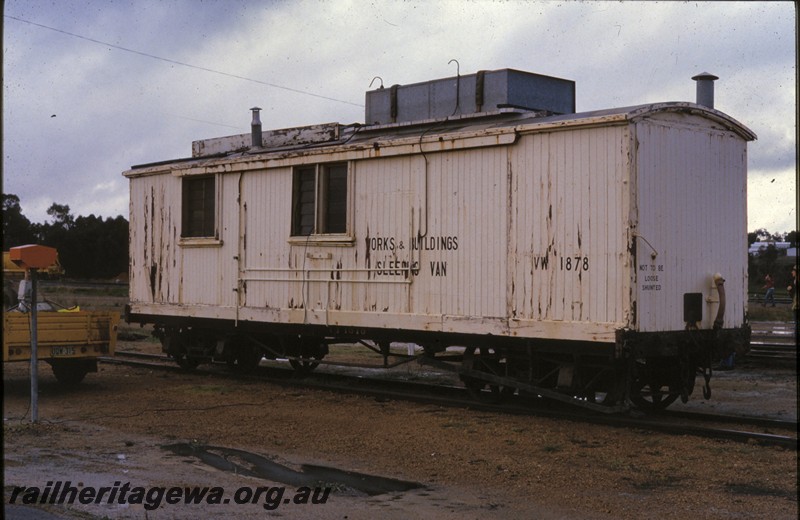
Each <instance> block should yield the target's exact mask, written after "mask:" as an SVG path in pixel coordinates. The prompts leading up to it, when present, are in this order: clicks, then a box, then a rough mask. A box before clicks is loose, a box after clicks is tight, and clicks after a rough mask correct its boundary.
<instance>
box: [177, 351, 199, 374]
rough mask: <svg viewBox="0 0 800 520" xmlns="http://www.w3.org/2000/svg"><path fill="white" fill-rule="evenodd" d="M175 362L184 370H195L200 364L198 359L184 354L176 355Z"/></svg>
mask: <svg viewBox="0 0 800 520" xmlns="http://www.w3.org/2000/svg"><path fill="white" fill-rule="evenodd" d="M174 358H175V362H176V363H177V364H178V366H179V367H181V368H182V369H184V370H194V369H195V368H197V365H199V364H200V362H199V361H197V360H196V359H194V358H192V357H189V354H187V353H185V352H182V353H180V354H176V355H174Z"/></svg>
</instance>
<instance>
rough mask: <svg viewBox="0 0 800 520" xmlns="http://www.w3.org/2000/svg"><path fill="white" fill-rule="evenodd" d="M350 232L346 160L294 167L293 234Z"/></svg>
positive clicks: (308, 234)
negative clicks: (348, 228)
mask: <svg viewBox="0 0 800 520" xmlns="http://www.w3.org/2000/svg"><path fill="white" fill-rule="evenodd" d="M344 233H347V163H334V164H317V165H309V166H301V167H298V168H295V170H294V177H293V182H292V236H295V237H297V236H312V235H324V234H344Z"/></svg>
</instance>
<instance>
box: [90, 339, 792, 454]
mask: <svg viewBox="0 0 800 520" xmlns="http://www.w3.org/2000/svg"><path fill="white" fill-rule="evenodd" d="M101 361H102V362H104V363H113V364H119V365H126V366H133V367H139V368H148V369H155V370H167V371H172V372H180V373H187V372H186V371H185V370H183V369H181V368H180V367H178V366H177V365H175V363H174V362H173V361H172V360H171V359H169V358H167V357H166V356H163V355H158V354H144V353H136V352H118V353H117V355H116V356H115V357H113V358H101ZM202 373H204V374H213V375H214V376H216V377H221V378H228V379H234V380H243V379H245V380H254V381H260V382H269V383H270V384H277V385H281V386H290V387H297V388H307V389H314V390H325V391H332V392H342V393H354V394H359V395H368V396H371V397H373V398H375V399H378V400H385V401H391V400H401V401H411V402H417V403H424V404H433V405H439V406H446V407H462V408H469V409H472V410H479V411H485V412H500V413H508V414H514V415H529V416H536V417H549V418H553V419H562V420H571V421H575V422H590V423H594V424H601V425H607V426H612V427H622V428H638V429H643V430H648V431H657V432H661V433H667V434H671V435H694V436H701V437H708V438H716V439H726V440H732V441H737V442H751V443H752V442H755V443H758V444H761V445H770V446H781V447H784V448H787V449H794V450H796V449H797V423H796V422H789V421H778V420H774V419H764V418H757V417H736V416H725V415H714V414H697V413H690V412H669V411H663V412H660V413H654V414H644V413H641V412H639V411H631V412H630V413H628V414H623V415H612V416H608V415H604V414H593V413H591V412H587V411H585V410H582V411H580V412H578V411H576V410H575V409H574V408H572V407H568V406H563V405H558V404H556V403H553V402H552V401H547V400H543V399H537V398H536V397H521V396H518V395H515V396H512V397H511V398H509V399H508V400H507V402H504V403H502V404H494V403H488V402H487V403H484V402H480V401H476V400H475V399H473V398H471V397H470V396H469V393H468V392H467V390H466V389H464V388H463V387H460V386H455V385H447V384H435V385H434V384H430V383H420V382H410V381H407V380H390V379H381V378H377V377H376V378H372V377H365V376H356V375H353V374H344V373H333V372H329V371H326V370H319V371H317V372H314V373H312V374H309V375H306V376H304V377H298V376H297V375H296V373H295V372H294V371H293V370H290V369H284V368H280V367H277V366H274V364H273V365H270V366H263V364H262V366H259V367H258V369H257V370H255V371H253V372H252V373H248V374H241V373H234V372H232V371H230V370H228V369H227V367H226V366H225V364H224V363H219V364H215V365H213V366H207V367H204V369H203V370H202Z"/></svg>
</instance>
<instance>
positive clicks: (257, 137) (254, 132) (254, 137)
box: [250, 107, 263, 148]
mask: <svg viewBox="0 0 800 520" xmlns="http://www.w3.org/2000/svg"><path fill="white" fill-rule="evenodd" d="M250 110H251V111H252V112H253V122H252V123H250V137H251V142H250V146H251V147H253V148H261V147H262V146H263V141H262V139H261V118H260V117H259V114H258V113H259V112H260V111H261V108H259V107H253V108H251V109H250Z"/></svg>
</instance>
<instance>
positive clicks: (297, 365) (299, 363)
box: [289, 358, 319, 374]
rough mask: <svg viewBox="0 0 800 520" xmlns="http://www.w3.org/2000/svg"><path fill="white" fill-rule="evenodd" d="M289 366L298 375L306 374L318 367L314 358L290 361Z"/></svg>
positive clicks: (317, 362)
mask: <svg viewBox="0 0 800 520" xmlns="http://www.w3.org/2000/svg"><path fill="white" fill-rule="evenodd" d="M289 364H290V365H292V368H293V369H295V371H296V372H297V373H298V374H308V373H309V372H312V371H313V370H314V369H315V368H317V367H318V366H319V361H317V360H316V359H315V358H303V359H290V360H289Z"/></svg>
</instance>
